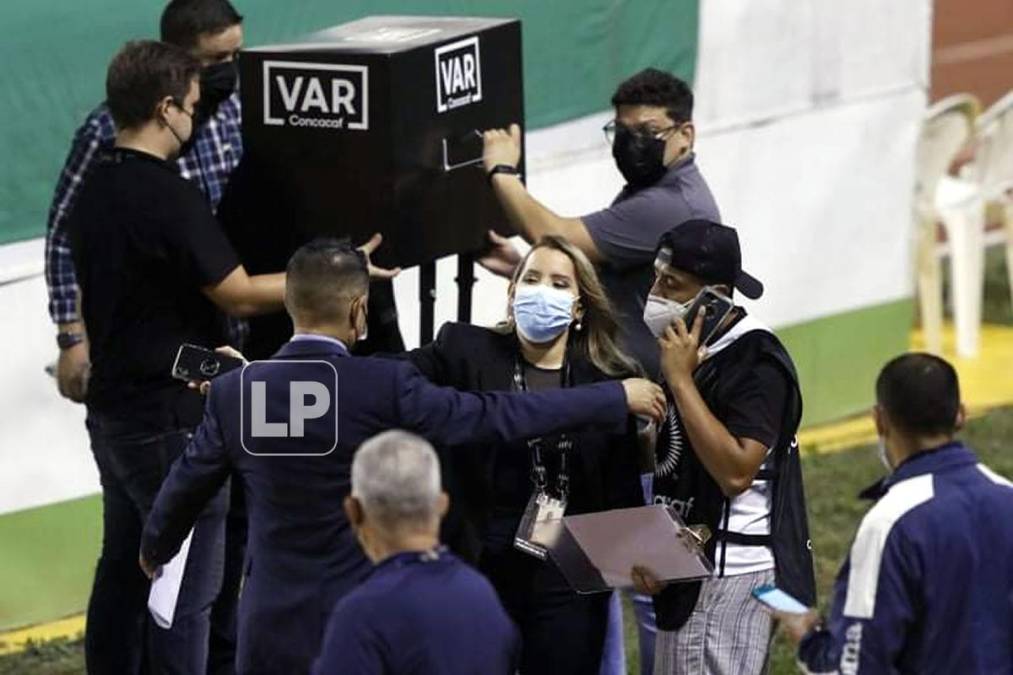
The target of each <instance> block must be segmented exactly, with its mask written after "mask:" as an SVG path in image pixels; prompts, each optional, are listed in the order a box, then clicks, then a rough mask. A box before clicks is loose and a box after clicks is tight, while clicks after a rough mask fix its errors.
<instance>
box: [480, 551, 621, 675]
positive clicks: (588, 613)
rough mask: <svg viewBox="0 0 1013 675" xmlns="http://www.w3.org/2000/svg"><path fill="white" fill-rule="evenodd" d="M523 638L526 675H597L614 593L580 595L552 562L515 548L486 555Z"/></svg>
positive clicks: (484, 566) (487, 568)
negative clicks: (610, 599) (610, 601)
mask: <svg viewBox="0 0 1013 675" xmlns="http://www.w3.org/2000/svg"><path fill="white" fill-rule="evenodd" d="M479 567H480V569H481V571H482V572H483V573H484V574H485V575H486V576H487V577H488V578H489V580H490V581H491V582H492V585H493V586H494V587H495V588H496V592H497V593H498V594H499V598H500V601H501V602H502V603H503V606H504V607H505V608H506V610H507V613H509V614H510V617H511V618H512V619H513V620H514V622H515V623H516V624H517V627H518V628H519V629H520V632H521V638H522V639H523V645H522V651H521V670H520V672H521V675H542V674H544V675H571V674H572V675H588V674H591V675H596V674H597V673H598V671H599V669H600V668H601V657H602V650H603V648H604V645H605V630H606V627H607V625H608V605H609V596H610V594H609V593H595V594H593V595H578V594H577V593H576V592H574V591H573V590H572V589H571V588H570V586H569V584H567V582H566V579H564V578H563V575H562V574H561V573H560V572H559V570H558V569H557V568H556V566H555V565H553V564H552V563H551V562H542V561H540V560H538V559H536V558H534V557H532V556H530V555H527V554H526V553H521V552H520V551H517V550H515V549H512V548H511V549H508V550H503V551H495V552H491V551H489V550H488V549H487V550H486V551H483V553H482V558H481V561H480V565H479Z"/></svg>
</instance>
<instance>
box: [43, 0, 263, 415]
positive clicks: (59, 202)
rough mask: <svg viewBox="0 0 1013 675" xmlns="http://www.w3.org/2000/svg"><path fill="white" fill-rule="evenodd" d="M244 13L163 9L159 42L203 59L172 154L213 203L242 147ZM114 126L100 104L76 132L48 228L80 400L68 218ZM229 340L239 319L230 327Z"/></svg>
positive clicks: (84, 367) (81, 348)
mask: <svg viewBox="0 0 1013 675" xmlns="http://www.w3.org/2000/svg"><path fill="white" fill-rule="evenodd" d="M242 21H243V18H242V17H241V16H240V15H239V13H238V12H236V10H235V8H234V7H233V6H232V5H231V4H230V3H229V2H228V0H172V2H170V3H169V4H168V5H167V6H166V8H165V10H164V11H163V12H162V18H161V34H162V40H163V41H165V42H167V43H169V44H174V45H176V46H178V47H181V48H183V49H185V50H187V51H188V52H189V53H190V54H191V55H192V56H194V57H195V58H197V59H198V61H199V62H200V64H201V75H200V79H201V104H200V106H199V107H198V109H197V110H196V111H195V116H194V122H195V124H196V126H195V128H194V134H193V135H192V136H190V137H189V142H188V143H187V145H186V146H185V147H184V148H183V150H182V151H181V152H180V153H179V156H178V157H177V158H176V166H177V168H178V170H179V173H180V175H181V176H183V177H184V178H187V179H189V180H192V181H194V183H196V185H197V186H198V187H199V188H200V189H201V190H202V191H203V192H204V195H205V197H206V199H207V201H208V203H209V204H210V205H211V207H212V209H214V208H216V207H217V205H218V201H219V200H220V199H221V197H222V193H223V191H224V189H225V185H226V184H227V182H228V180H229V176H230V174H231V173H232V171H233V170H234V169H235V168H236V165H238V164H239V160H240V157H241V156H242V151H243V145H242V135H241V117H240V108H239V97H238V95H237V93H236V87H237V77H236V73H237V71H236V64H235V58H236V55H237V53H238V52H239V49H240V48H241V47H242V44H243V27H242ZM115 135H116V127H115V124H114V122H113V118H112V114H111V113H110V111H109V106H108V105H107V104H106V103H102V104H101V105H100V106H98V107H97V108H96V109H95V110H93V111H92V112H91V114H90V115H89V116H88V118H87V119H86V120H85V122H84V124H82V125H81V126H80V127H79V128H78V130H77V132H76V133H75V134H74V140H73V144H72V145H71V148H70V152H69V153H68V155H67V160H66V163H65V164H64V167H63V170H62V171H61V172H60V177H59V181H58V183H57V186H56V192H55V194H54V195H53V203H52V206H51V208H50V210H49V223H48V227H47V232H46V286H47V287H48V289H49V313H50V316H51V317H52V320H53V323H55V324H56V325H57V342H58V345H59V349H60V356H59V360H58V362H57V381H58V384H59V387H60V393H61V394H63V396H65V397H66V398H68V399H70V400H72V401H75V402H81V401H82V400H83V398H84V395H85V390H86V386H87V378H88V370H89V365H90V364H89V362H88V342H87V336H86V333H85V326H84V324H83V322H82V321H81V317H80V316H79V314H78V310H77V300H78V298H77V283H76V279H75V276H74V265H73V261H72V259H71V253H70V244H69V241H68V235H67V231H66V221H67V218H68V216H69V215H70V213H71V211H72V210H73V207H74V204H75V202H76V201H77V195H78V191H79V189H80V186H81V184H82V180H83V178H84V176H85V175H86V174H87V173H88V171H89V169H90V168H91V166H92V163H93V162H94V160H95V158H96V157H97V156H98V151H99V149H101V148H104V147H109V146H111V145H112V144H113V139H114V137H115ZM230 332H231V333H232V334H233V335H232V340H233V341H236V340H238V339H239V338H241V335H242V324H240V323H238V322H237V323H233V324H232V326H231V331H230Z"/></svg>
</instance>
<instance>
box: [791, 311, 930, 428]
mask: <svg viewBox="0 0 1013 675" xmlns="http://www.w3.org/2000/svg"><path fill="white" fill-rule="evenodd" d="M914 311H915V305H914V300H913V299H911V298H907V299H904V300H898V301H895V302H889V303H886V304H882V305H875V306H873V307H863V308H862V309H858V310H854V311H851V312H845V313H843V314H835V315H833V316H829V317H825V318H822V319H815V320H813V321H807V322H805V323H799V324H794V325H791V326H785V327H783V328H778V329H777V334H778V336H779V337H780V338H781V340H783V341H784V344H785V345H786V346H787V347H788V351H789V352H790V353H791V356H792V358H793V359H794V360H795V365H796V366H797V367H798V372H799V378H800V380H801V383H802V399H803V407H804V413H803V417H802V424H803V425H813V424H820V423H822V422H828V421H830V420H834V419H839V418H841V417H844V416H846V415H850V414H853V413H857V412H860V411H862V410H864V409H866V408H868V407H869V406H870V405H871V404H872V390H873V384H874V382H875V379H876V375H877V374H878V373H879V369H880V368H882V367H883V364H884V363H886V361H887V360H889V359H890V358H891V357H893V356H896V355H897V354H900V353H902V352H905V351H907V350H908V347H909V336H910V333H911V326H912V325H913V323H914Z"/></svg>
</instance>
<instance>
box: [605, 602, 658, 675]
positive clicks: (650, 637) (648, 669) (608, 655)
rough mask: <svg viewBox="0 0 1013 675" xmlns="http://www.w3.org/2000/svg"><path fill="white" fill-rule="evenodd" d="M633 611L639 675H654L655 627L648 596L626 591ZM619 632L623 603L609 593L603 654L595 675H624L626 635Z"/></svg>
mask: <svg viewBox="0 0 1013 675" xmlns="http://www.w3.org/2000/svg"><path fill="white" fill-rule="evenodd" d="M629 597H630V601H631V602H632V603H633V611H634V612H635V613H636V615H637V637H638V643H639V646H640V675H651V674H652V673H653V672H654V640H655V637H656V635H657V633H658V628H657V626H656V624H655V619H654V602H653V601H652V600H651V598H650V596H647V595H641V594H640V593H633V592H629ZM624 632H625V631H624V630H623V603H622V596H621V595H620V593H619V591H613V592H612V600H611V601H610V602H609V623H608V631H607V632H606V634H605V653H604V654H603V655H602V660H601V670H600V671H599V675H626V636H625V634H624Z"/></svg>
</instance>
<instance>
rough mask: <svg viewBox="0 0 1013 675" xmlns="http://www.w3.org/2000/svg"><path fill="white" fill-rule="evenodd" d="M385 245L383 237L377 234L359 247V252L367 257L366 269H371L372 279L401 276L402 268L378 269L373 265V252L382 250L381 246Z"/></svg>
mask: <svg viewBox="0 0 1013 675" xmlns="http://www.w3.org/2000/svg"><path fill="white" fill-rule="evenodd" d="M382 243H383V235H382V234H380V233H379V232H377V233H376V234H374V235H373V236H372V237H370V238H369V241H367V242H366V243H365V244H363V245H362V246H360V247H359V250H360V251H362V253H363V254H364V255H365V256H366V267H367V268H368V269H369V278H370V279H393V278H394V277H396V276H397V275H399V274H401V268H400V267H393V268H389V269H388V268H385V267H377V266H376V265H374V264H373V260H372V258H371V256H372V255H373V251H375V250H376V249H378V248H380V244H382Z"/></svg>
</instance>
